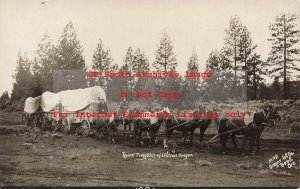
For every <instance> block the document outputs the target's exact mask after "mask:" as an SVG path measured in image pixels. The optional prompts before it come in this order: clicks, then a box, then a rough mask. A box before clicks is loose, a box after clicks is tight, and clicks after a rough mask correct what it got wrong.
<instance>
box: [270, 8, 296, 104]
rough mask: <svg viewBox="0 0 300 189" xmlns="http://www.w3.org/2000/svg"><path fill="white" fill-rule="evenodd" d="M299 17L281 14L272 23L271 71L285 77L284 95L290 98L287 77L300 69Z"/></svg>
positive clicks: (273, 74)
mask: <svg viewBox="0 0 300 189" xmlns="http://www.w3.org/2000/svg"><path fill="white" fill-rule="evenodd" d="M297 21H298V17H297V16H296V15H295V14H281V15H280V16H277V17H276V19H275V22H274V23H272V24H271V25H270V31H271V37H270V38H269V39H268V40H269V41H271V42H272V49H271V52H270V53H269V58H268V63H269V65H270V66H271V69H269V73H270V74H271V76H272V77H275V76H279V77H280V78H283V96H284V99H287V98H288V88H287V78H288V77H291V76H292V72H293V71H298V72H299V71H300V67H299V66H297V64H296V62H298V64H299V61H300V60H299V57H297V55H299V54H300V47H299V40H300V38H299V36H300V31H299V29H297V28H296V27H297ZM298 22H299V21H298Z"/></svg>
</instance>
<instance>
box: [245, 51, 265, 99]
mask: <svg viewBox="0 0 300 189" xmlns="http://www.w3.org/2000/svg"><path fill="white" fill-rule="evenodd" d="M265 67H266V66H265V63H264V62H263V61H262V60H261V58H260V55H258V54H256V53H254V54H253V55H251V56H250V57H249V59H248V61H247V80H248V81H247V93H248V96H249V97H250V99H257V93H258V86H260V83H262V82H263V81H264V78H263V75H266V69H265Z"/></svg>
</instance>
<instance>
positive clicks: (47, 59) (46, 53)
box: [34, 34, 56, 91]
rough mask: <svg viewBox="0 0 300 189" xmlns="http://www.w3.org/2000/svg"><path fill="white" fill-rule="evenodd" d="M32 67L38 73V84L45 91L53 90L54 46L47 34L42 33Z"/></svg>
mask: <svg viewBox="0 0 300 189" xmlns="http://www.w3.org/2000/svg"><path fill="white" fill-rule="evenodd" d="M35 53H36V58H35V60H34V64H36V65H34V69H35V72H36V74H39V79H40V84H41V86H42V88H43V89H44V90H45V91H53V69H54V66H55V65H54V62H55V56H56V55H55V47H54V45H53V43H52V41H51V39H50V38H49V36H48V35H47V34H44V36H43V38H42V40H41V41H40V43H39V44H38V49H37V50H36V51H35Z"/></svg>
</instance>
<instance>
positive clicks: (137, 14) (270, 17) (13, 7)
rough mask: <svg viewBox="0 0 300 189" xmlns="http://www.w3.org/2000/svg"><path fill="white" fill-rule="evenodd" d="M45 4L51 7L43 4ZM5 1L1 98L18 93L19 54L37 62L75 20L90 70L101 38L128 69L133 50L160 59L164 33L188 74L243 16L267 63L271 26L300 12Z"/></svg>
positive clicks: (152, 0) (142, 1)
mask: <svg viewBox="0 0 300 189" xmlns="http://www.w3.org/2000/svg"><path fill="white" fill-rule="evenodd" d="M42 1H44V2H45V3H41V2H42ZM42 1H36V0H0V65H1V69H0V76H1V81H0V93H2V92H3V91H5V90H8V91H9V93H11V90H12V83H13V79H12V74H13V73H14V70H15V67H16V59H17V54H18V50H19V49H21V50H22V51H23V52H27V55H28V57H29V58H33V57H34V56H35V55H34V51H35V50H36V49H37V45H38V43H39V42H40V40H41V39H42V37H43V35H44V33H47V34H48V35H49V36H50V38H51V39H52V40H53V42H54V43H55V44H57V41H58V39H59V37H60V35H61V33H62V31H63V28H64V27H65V25H66V24H67V23H68V22H69V21H70V20H71V21H72V22H73V24H74V27H75V29H76V31H77V33H78V39H79V40H80V41H81V44H82V45H83V47H84V52H83V54H84V57H85V60H86V64H87V65H90V64H91V61H92V55H93V52H94V50H95V48H96V44H97V42H98V40H99V38H101V39H102V41H103V43H104V46H105V48H109V49H111V54H112V57H113V59H114V61H115V62H116V63H118V64H119V65H120V64H122V62H123V59H124V56H125V53H126V50H127V48H128V47H129V46H132V47H133V48H141V49H143V50H144V51H145V53H146V55H147V57H148V59H149V60H150V63H152V62H153V60H154V52H155V50H156V49H157V46H158V44H159V41H160V38H161V37H162V34H163V32H164V31H166V32H167V34H168V35H169V36H170V38H171V40H172V43H173V46H174V51H175V53H176V55H177V61H178V64H179V65H178V68H177V70H178V71H182V70H185V69H186V65H187V62H188V60H189V58H190V56H191V54H192V51H193V50H195V51H196V52H197V54H198V56H199V61H200V66H201V68H203V67H204V65H205V62H206V59H207V58H208V55H209V53H210V51H212V50H215V49H220V48H221V47H222V46H223V39H224V36H225V31H224V30H225V29H226V28H227V27H228V25H229V19H230V17H231V16H233V15H238V16H239V17H240V18H241V21H242V23H243V24H244V25H246V26H247V27H248V29H249V31H250V32H251V34H252V37H253V41H254V43H257V44H258V48H257V53H259V54H261V55H262V58H263V59H265V58H266V57H267V55H268V52H269V51H270V43H269V42H268V41H267V39H268V37H269V35H270V32H269V25H270V23H271V22H273V21H274V19H275V17H276V15H279V14H280V13H296V14H299V13H300V0H164V1H162V0H147V1H146V0H110V1H108V0H42Z"/></svg>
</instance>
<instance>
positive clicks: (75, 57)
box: [55, 22, 86, 69]
mask: <svg viewBox="0 0 300 189" xmlns="http://www.w3.org/2000/svg"><path fill="white" fill-rule="evenodd" d="M82 52H83V47H82V45H81V44H80V41H79V40H78V39H77V33H76V31H75V29H74V26H73V23H72V22H69V23H68V24H67V25H66V27H65V28H64V31H63V33H62V35H61V37H60V39H59V44H58V46H57V47H56V53H57V56H56V65H55V68H56V69H85V68H86V67H85V60H84V58H83V56H82Z"/></svg>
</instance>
